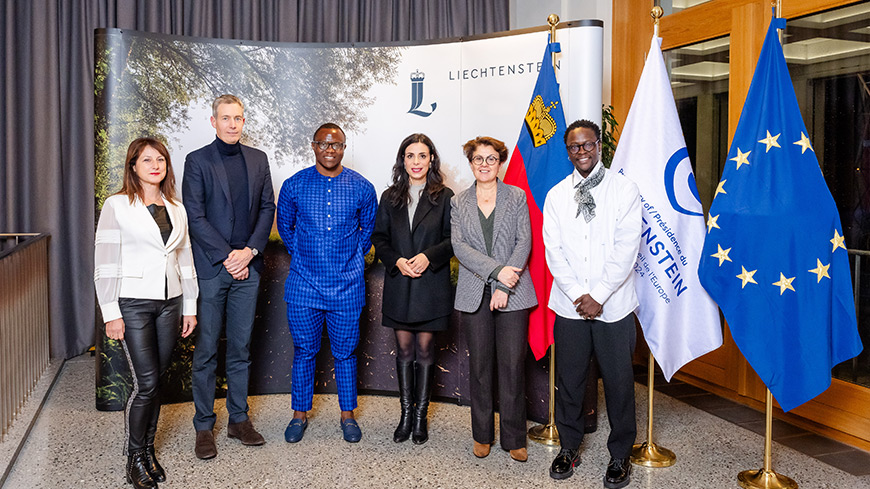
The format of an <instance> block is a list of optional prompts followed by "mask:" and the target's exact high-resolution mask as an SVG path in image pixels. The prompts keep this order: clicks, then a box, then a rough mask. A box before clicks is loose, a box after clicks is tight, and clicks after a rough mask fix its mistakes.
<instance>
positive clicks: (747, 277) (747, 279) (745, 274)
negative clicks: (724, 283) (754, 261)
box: [737, 265, 758, 289]
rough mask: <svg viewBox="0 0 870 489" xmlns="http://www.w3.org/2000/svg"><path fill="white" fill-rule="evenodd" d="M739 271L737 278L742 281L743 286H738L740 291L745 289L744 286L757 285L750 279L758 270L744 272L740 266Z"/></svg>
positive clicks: (744, 269) (743, 268)
mask: <svg viewBox="0 0 870 489" xmlns="http://www.w3.org/2000/svg"><path fill="white" fill-rule="evenodd" d="M740 269H741V270H743V271H742V272H740V275H738V276H737V278H739V279H740V280H742V281H743V285H741V286H740V288H741V289H742V288H744V287H746V284H756V285H758V282H756V281H755V279H754V278H752V276H753V275H755V272H757V271H758V270H753V271H751V272H750V271H748V270H746V268H745V267H743V266H742V265H741V266H740Z"/></svg>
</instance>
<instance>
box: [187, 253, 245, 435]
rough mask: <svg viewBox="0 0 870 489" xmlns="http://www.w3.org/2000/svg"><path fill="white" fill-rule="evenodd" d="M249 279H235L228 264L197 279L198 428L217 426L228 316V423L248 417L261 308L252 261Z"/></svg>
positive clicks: (195, 370) (195, 400) (195, 383)
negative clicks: (217, 394) (216, 408)
mask: <svg viewBox="0 0 870 489" xmlns="http://www.w3.org/2000/svg"><path fill="white" fill-rule="evenodd" d="M248 271H249V272H250V275H249V276H248V278H247V279H246V280H235V279H234V278H233V277H232V276H231V275H230V274H229V272H227V271H226V269H222V270H221V271H220V273H218V274H217V275H216V276H215V277H214V278H210V279H202V278H200V279H199V315H198V319H199V321H198V324H197V328H196V331H197V334H196V348H195V349H194V350H193V404H194V407H195V408H196V414H194V416H193V426H194V428H196V430H197V431H201V430H210V429H212V428H214V423H215V419H216V418H217V416H215V413H214V397H215V370H216V369H217V354H218V344H219V343H220V338H221V332H222V330H223V329H224V321H226V337H227V362H226V363H227V413H228V414H229V423H230V424H232V423H241V422H242V421H245V420H246V419H248V372H249V369H250V366H251V355H250V346H251V330H252V329H253V328H254V314H255V312H256V309H257V292H258V291H259V289H260V274H259V273H257V271H256V270H254V267H251V266H249V267H248Z"/></svg>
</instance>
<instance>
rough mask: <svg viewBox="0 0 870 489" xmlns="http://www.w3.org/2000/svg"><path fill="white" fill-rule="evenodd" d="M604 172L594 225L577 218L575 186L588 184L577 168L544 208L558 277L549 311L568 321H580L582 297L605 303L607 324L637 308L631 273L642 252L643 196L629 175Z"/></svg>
mask: <svg viewBox="0 0 870 489" xmlns="http://www.w3.org/2000/svg"><path fill="white" fill-rule="evenodd" d="M599 166H601V163H600V162H599V163H598V165H596V167H595V168H593V169H592V173H590V175H593V174H594V173H595V172H596V171H598V167H599ZM604 171H605V174H604V178H603V179H602V180H601V183H599V184H598V185H597V186H596V187H594V188H592V189H591V190H590V193H591V194H592V198H593V199H594V200H595V218H594V219H592V221H590V222H588V223H587V222H586V220H585V219H584V218H583V214H580V215H579V216H578V215H577V202H575V201H574V194H575V192H576V189H575V188H574V186H575V185H577V184H578V183H580V182H582V181H583V180H584V178H583V177H582V176H580V174H579V173H578V172H577V170H574V171H573V172H572V173H571V175H568V176H567V177H566V178H565V179H564V180H562V181H561V182H559V183H557V184H556V185H555V186H554V187H553V188H552V189H550V191H549V192H548V193H547V200H546V202H545V204H544V230H543V233H544V246H545V248H546V255H547V265H548V266H549V268H550V272H551V273H552V274H553V279H554V281H553V289H552V290H551V292H550V303H549V307H550V309H552V310H553V312H555V313H556V314H558V315H560V316H562V317H565V318H568V319H579V318H580V314H578V313H577V311H576V309H575V306H574V304H573V302H574V301H575V300H577V299H579V298H580V296H582V295H583V294H589V295H590V296H591V297H592V298H593V299H595V301H596V302H598V303H599V304H602V306H603V310H602V312H601V316H599V317H598V318H597V319H598V320H600V321H604V322H606V323H612V322H616V321H619V320H620V319H622V318H624V317H625V316H627V315H628V314H630V313H631V312H633V311H634V309H635V308H636V307H637V305H638V302H637V295H636V294H635V290H634V272H633V271H632V270H633V268H634V263H635V261H636V260H637V253H638V250H639V248H640V233H641V208H640V194H639V192H638V190H637V185H635V183H634V182H632V181H631V180H629V179H628V178H627V177H625V176H623V175H622V174H619V173H616V172H610V171H609V170H606V169H605V170H604Z"/></svg>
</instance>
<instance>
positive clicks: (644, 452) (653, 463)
mask: <svg viewBox="0 0 870 489" xmlns="http://www.w3.org/2000/svg"><path fill="white" fill-rule="evenodd" d="M649 14H650V16H651V17H652V18H653V22H654V27H653V35H654V36H656V37H658V35H659V19H661V17H662V15H663V14H664V11H663V10H662V8H661V7H659V6H655V7H653V8H652V10H651V11H650V13H649ZM647 387H648V389H649V395H648V396H647V397H648V399H649V401H648V407H647V436H646V440H647V441H645V442H643V443H639V444H636V445H634V446H633V447H631V463H633V464H635V465H641V466H643V467H670V466H671V465H674V463H675V462H676V461H677V456H676V455H674V452H672V451H670V450H668V449H667V448H664V447H660V446H658V445H656V444H655V443H654V442H653V393H654V392H655V391H654V387H655V357H654V356H653V354H652V352H650V354H649V368H648V379H647Z"/></svg>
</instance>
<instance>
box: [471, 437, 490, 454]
mask: <svg viewBox="0 0 870 489" xmlns="http://www.w3.org/2000/svg"><path fill="white" fill-rule="evenodd" d="M489 449H490V444H489V443H478V442H477V441H476V440H475V442H474V456H475V457H477V458H484V457H486V456H487V455H489Z"/></svg>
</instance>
